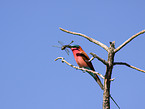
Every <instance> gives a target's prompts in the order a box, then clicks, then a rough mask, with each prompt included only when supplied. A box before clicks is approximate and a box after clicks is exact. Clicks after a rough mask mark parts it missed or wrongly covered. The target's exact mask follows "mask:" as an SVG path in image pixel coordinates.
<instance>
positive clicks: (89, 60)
mask: <svg viewBox="0 0 145 109" xmlns="http://www.w3.org/2000/svg"><path fill="white" fill-rule="evenodd" d="M94 59H95V58H94V57H92V58H91V59H90V60H88V61H87V62H91V61H92V60H94Z"/></svg>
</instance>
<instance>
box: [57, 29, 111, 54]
mask: <svg viewBox="0 0 145 109" xmlns="http://www.w3.org/2000/svg"><path fill="white" fill-rule="evenodd" d="M59 29H60V30H62V31H64V32H66V33H70V34H73V35H78V36H82V37H84V38H86V39H88V40H89V41H90V42H93V43H95V44H97V45H99V46H100V47H102V48H104V49H105V50H106V51H108V47H107V46H106V45H105V44H103V43H101V42H99V41H97V40H95V39H93V38H91V37H88V36H86V35H84V34H81V33H76V32H72V31H68V30H65V29H63V28H60V27H59Z"/></svg>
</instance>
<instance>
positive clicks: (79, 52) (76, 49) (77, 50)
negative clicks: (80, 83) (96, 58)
mask: <svg viewBox="0 0 145 109" xmlns="http://www.w3.org/2000/svg"><path fill="white" fill-rule="evenodd" d="M66 47H68V48H70V49H71V50H72V52H73V55H74V58H75V61H76V63H77V64H78V65H79V67H83V68H87V69H89V70H93V71H95V69H94V67H93V65H92V63H91V62H90V61H89V60H90V58H89V56H88V55H87V54H86V53H85V52H84V50H83V49H82V48H81V47H80V46H79V45H73V46H71V45H64V46H62V48H61V49H62V50H64V49H65V48H66ZM88 73H89V74H90V75H91V76H92V77H93V78H94V79H95V80H96V82H97V83H98V84H99V86H100V87H101V89H102V90H103V85H102V83H101V81H100V79H99V77H98V76H97V75H96V74H93V73H91V72H88Z"/></svg>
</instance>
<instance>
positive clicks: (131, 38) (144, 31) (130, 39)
mask: <svg viewBox="0 0 145 109" xmlns="http://www.w3.org/2000/svg"><path fill="white" fill-rule="evenodd" d="M143 33H145V30H142V31H140V32H138V33H137V34H135V35H133V36H132V37H130V38H129V39H128V40H126V41H125V42H124V43H123V44H122V45H120V46H119V47H118V48H116V49H115V51H114V52H115V53H116V52H118V51H119V50H120V49H121V48H123V47H124V46H125V45H126V44H128V43H129V42H130V41H132V40H133V39H134V38H136V37H137V36H139V35H141V34H143Z"/></svg>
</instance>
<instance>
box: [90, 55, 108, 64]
mask: <svg viewBox="0 0 145 109" xmlns="http://www.w3.org/2000/svg"><path fill="white" fill-rule="evenodd" d="M90 54H91V55H92V56H93V57H94V58H97V59H98V60H99V61H101V62H102V63H103V64H105V65H108V62H107V61H105V60H104V59H102V58H100V57H99V56H97V55H96V54H95V53H90Z"/></svg>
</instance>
